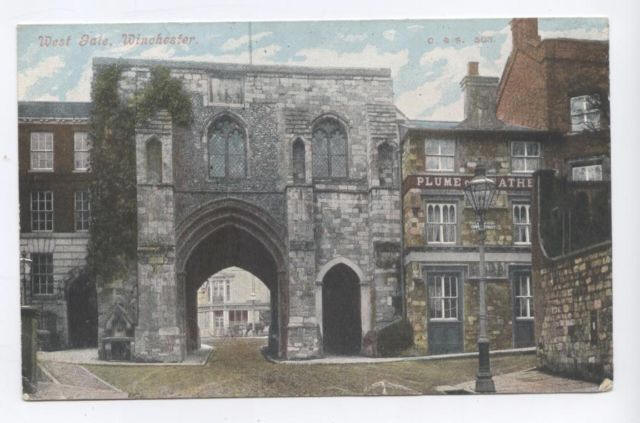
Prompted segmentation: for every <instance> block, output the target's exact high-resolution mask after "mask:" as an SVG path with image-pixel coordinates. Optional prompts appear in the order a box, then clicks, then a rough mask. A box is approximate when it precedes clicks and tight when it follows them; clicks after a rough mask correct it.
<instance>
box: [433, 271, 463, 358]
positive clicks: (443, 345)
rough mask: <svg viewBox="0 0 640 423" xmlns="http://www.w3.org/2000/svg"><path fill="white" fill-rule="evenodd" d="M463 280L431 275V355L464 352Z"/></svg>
mask: <svg viewBox="0 0 640 423" xmlns="http://www.w3.org/2000/svg"><path fill="white" fill-rule="evenodd" d="M461 279H462V277H461V274H460V273H458V272H442V273H435V272H434V273H429V274H427V295H428V297H429V301H428V308H429V310H428V316H427V318H428V323H427V339H428V342H429V354H450V353H456V352H462V348H463V344H462V306H461V305H462V302H461V299H462V290H461V287H462V281H461Z"/></svg>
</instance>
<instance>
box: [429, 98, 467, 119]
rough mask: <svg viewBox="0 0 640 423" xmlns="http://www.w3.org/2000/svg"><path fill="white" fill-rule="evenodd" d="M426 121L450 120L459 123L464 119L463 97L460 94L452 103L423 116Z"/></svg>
mask: <svg viewBox="0 0 640 423" xmlns="http://www.w3.org/2000/svg"><path fill="white" fill-rule="evenodd" d="M425 118H426V119H431V120H450V121H456V122H457V121H461V120H462V119H464V97H463V95H462V94H460V97H459V98H458V99H457V100H456V101H454V102H453V103H449V104H447V105H446V106H443V107H438V108H437V109H435V110H434V111H433V113H431V114H429V115H428V116H425Z"/></svg>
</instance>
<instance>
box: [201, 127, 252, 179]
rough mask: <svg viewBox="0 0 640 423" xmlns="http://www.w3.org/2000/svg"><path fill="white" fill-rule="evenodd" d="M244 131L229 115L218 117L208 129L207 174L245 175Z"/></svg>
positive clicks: (218, 175) (224, 175)
mask: <svg viewBox="0 0 640 423" xmlns="http://www.w3.org/2000/svg"><path fill="white" fill-rule="evenodd" d="M245 141H246V140H245V131H244V128H243V127H242V126H240V124H239V123H238V122H236V121H235V120H233V119H231V118H229V117H223V118H221V119H218V120H217V121H216V122H214V124H213V125H212V126H211V129H210V130H209V175H210V176H211V177H216V178H220V177H228V178H244V177H245V176H246V146H245Z"/></svg>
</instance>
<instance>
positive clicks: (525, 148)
mask: <svg viewBox="0 0 640 423" xmlns="http://www.w3.org/2000/svg"><path fill="white" fill-rule="evenodd" d="M539 167H540V143H538V142H530V141H513V142H512V143H511V170H512V171H513V172H518V173H532V172H535V171H536V170H538V168H539Z"/></svg>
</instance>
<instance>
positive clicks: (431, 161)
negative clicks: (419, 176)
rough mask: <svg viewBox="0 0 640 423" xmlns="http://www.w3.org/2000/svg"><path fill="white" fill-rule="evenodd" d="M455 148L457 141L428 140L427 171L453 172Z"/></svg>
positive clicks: (426, 145) (426, 144)
mask: <svg viewBox="0 0 640 423" xmlns="http://www.w3.org/2000/svg"><path fill="white" fill-rule="evenodd" d="M455 148H456V142H455V140H429V139H428V140H426V141H425V155H426V158H425V169H426V170H428V171H435V172H452V171H453V166H454V156H455Z"/></svg>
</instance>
